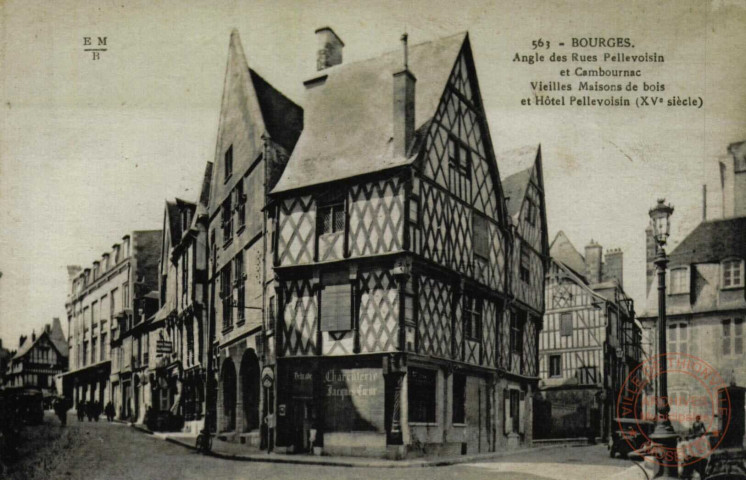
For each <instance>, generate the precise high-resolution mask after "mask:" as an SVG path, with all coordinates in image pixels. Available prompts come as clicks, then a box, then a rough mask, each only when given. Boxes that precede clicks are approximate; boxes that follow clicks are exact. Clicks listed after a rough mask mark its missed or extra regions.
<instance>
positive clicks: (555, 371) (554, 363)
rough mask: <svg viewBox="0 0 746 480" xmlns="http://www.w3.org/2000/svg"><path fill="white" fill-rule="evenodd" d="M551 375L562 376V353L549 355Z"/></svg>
mask: <svg viewBox="0 0 746 480" xmlns="http://www.w3.org/2000/svg"><path fill="white" fill-rule="evenodd" d="M549 376H550V377H561V376H562V356H561V355H549Z"/></svg>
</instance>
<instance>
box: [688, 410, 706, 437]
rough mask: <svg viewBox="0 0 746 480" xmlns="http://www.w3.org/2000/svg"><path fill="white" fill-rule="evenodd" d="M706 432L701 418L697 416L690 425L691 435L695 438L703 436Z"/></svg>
mask: <svg viewBox="0 0 746 480" xmlns="http://www.w3.org/2000/svg"><path fill="white" fill-rule="evenodd" d="M705 431H706V428H705V424H704V423H702V417H700V416H699V415H697V416H696V417H695V419H694V423H692V428H691V434H692V435H695V436H700V435H704V434H705Z"/></svg>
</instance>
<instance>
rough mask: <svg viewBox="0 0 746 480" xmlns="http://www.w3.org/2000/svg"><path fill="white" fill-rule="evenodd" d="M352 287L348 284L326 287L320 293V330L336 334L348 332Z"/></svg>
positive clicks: (350, 326) (350, 324)
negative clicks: (337, 332)
mask: <svg viewBox="0 0 746 480" xmlns="http://www.w3.org/2000/svg"><path fill="white" fill-rule="evenodd" d="M351 299H352V286H351V285H350V284H349V283H343V284H339V285H326V286H324V289H323V290H322V291H321V330H322V331H324V332H336V331H344V330H350V329H351V328H352V318H351V315H350V308H351V303H350V302H351Z"/></svg>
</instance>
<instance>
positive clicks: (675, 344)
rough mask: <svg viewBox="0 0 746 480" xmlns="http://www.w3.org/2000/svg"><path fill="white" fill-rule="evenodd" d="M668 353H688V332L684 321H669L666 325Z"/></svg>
mask: <svg viewBox="0 0 746 480" xmlns="http://www.w3.org/2000/svg"><path fill="white" fill-rule="evenodd" d="M666 337H667V338H666V339H667V340H668V353H673V352H678V353H688V352H687V345H688V343H689V332H688V328H687V324H686V323H670V324H669V325H668V333H667V334H666Z"/></svg>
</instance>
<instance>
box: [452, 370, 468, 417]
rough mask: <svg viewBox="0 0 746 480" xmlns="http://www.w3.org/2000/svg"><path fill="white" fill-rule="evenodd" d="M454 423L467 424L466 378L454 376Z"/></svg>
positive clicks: (458, 375) (455, 374)
mask: <svg viewBox="0 0 746 480" xmlns="http://www.w3.org/2000/svg"><path fill="white" fill-rule="evenodd" d="M452 421H453V423H466V376H465V375H460V374H457V373H454V374H453V412H452Z"/></svg>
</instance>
